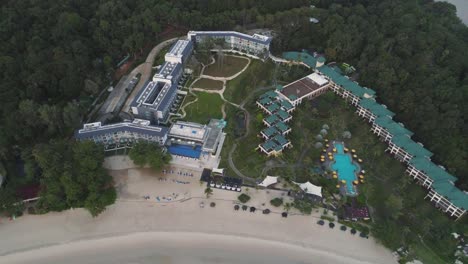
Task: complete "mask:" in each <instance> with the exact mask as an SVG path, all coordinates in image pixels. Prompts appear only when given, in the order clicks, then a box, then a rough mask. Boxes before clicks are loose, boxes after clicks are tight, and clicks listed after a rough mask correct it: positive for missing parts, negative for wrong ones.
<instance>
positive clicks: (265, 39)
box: [187, 31, 272, 45]
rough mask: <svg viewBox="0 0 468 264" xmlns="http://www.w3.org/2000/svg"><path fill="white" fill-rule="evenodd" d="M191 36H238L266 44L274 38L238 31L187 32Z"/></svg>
mask: <svg viewBox="0 0 468 264" xmlns="http://www.w3.org/2000/svg"><path fill="white" fill-rule="evenodd" d="M187 35H188V37H189V38H191V36H207V37H238V38H241V39H245V40H249V41H252V42H257V43H260V44H264V45H269V44H270V42H271V40H272V38H271V37H267V36H264V35H260V34H253V35H247V34H244V33H240V32H236V31H189V33H188V34H187Z"/></svg>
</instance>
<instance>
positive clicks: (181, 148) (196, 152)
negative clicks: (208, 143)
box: [167, 144, 201, 159]
mask: <svg viewBox="0 0 468 264" xmlns="http://www.w3.org/2000/svg"><path fill="white" fill-rule="evenodd" d="M167 150H168V151H169V153H171V154H173V155H178V156H184V157H189V158H194V159H198V158H200V155H201V147H200V146H196V147H195V148H194V147H192V146H187V145H179V144H172V145H171V146H169V147H168V148H167Z"/></svg>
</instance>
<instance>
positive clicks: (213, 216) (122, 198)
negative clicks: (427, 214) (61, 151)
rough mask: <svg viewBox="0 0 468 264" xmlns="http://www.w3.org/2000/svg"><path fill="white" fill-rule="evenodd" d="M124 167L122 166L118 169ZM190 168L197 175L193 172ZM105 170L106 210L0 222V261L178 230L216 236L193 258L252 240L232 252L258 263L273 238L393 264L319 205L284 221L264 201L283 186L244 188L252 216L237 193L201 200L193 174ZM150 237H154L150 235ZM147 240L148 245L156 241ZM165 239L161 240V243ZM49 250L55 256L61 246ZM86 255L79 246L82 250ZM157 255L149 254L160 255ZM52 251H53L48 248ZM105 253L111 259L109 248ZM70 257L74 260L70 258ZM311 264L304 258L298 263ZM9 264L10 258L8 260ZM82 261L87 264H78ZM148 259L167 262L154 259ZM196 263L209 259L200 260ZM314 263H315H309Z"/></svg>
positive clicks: (384, 253)
mask: <svg viewBox="0 0 468 264" xmlns="http://www.w3.org/2000/svg"><path fill="white" fill-rule="evenodd" d="M115 161H116V162H120V161H122V160H121V159H115ZM120 165H124V164H120ZM127 165H128V164H125V165H124V166H127ZM174 169H176V168H174ZM178 170H182V171H187V170H188V169H186V168H177V171H178ZM174 171H176V170H174ZM192 172H193V173H197V172H195V171H192ZM109 173H110V174H111V175H112V176H113V177H114V180H115V183H116V189H117V191H118V199H117V201H116V203H115V204H113V205H111V206H109V207H107V209H106V210H105V211H104V212H102V213H101V214H100V215H99V216H97V217H95V218H93V217H92V216H91V215H90V214H89V213H88V212H87V211H86V210H85V209H82V208H76V209H70V210H66V211H63V212H50V213H47V214H44V215H28V214H26V215H24V216H22V217H20V218H17V219H16V220H14V221H8V220H6V219H1V220H0V236H2V237H6V238H8V239H3V240H0V256H1V257H0V263H5V262H3V260H4V259H6V258H7V257H8V258H10V257H11V256H16V257H18V258H20V257H21V256H23V257H26V256H28V255H30V254H33V253H34V254H41V253H40V252H43V251H44V252H47V251H49V250H51V252H54V250H55V249H57V248H61V247H67V246H70V245H72V247H74V246H73V245H81V244H89V245H94V244H96V241H101V242H102V243H101V245H102V246H103V247H104V248H105V245H106V244H108V245H112V244H113V243H114V242H115V241H116V240H121V239H122V238H129V240H132V239H130V238H132V237H138V236H139V235H138V234H140V235H141V234H145V235H147V236H148V237H154V236H156V238H155V239H157V237H158V236H159V237H166V238H167V237H169V238H168V239H166V240H167V241H169V240H170V239H172V238H173V237H175V236H177V234H183V235H181V236H182V237H190V236H198V237H203V238H207V237H210V236H212V237H213V236H214V237H217V241H218V242H216V243H215V244H214V245H210V244H206V243H205V244H206V245H205V246H206V247H205V248H200V250H201V251H205V254H204V255H200V254H199V253H198V252H197V251H194V252H192V253H191V254H193V255H194V256H196V257H199V258H203V257H204V256H211V255H212V252H211V251H209V250H208V249H209V248H212V247H213V246H216V245H218V244H220V245H221V244H223V243H224V244H226V243H228V242H229V241H231V240H232V241H238V242H237V244H236V245H234V246H225V247H224V248H220V252H225V253H224V255H223V254H221V253H219V256H217V257H218V258H219V259H223V258H224V257H231V256H232V252H230V251H229V249H231V248H240V247H242V246H243V245H244V244H246V243H247V241H248V240H249V239H250V240H255V241H256V242H255V241H254V242H252V243H253V244H252V248H257V249H261V250H255V251H253V252H252V253H251V254H250V255H249V254H247V253H245V254H244V252H243V251H242V252H239V253H238V254H241V255H245V256H244V257H245V258H248V257H249V256H251V257H253V258H254V259H257V260H258V259H259V256H257V255H258V254H257V252H264V251H265V250H266V251H268V249H263V248H264V244H271V243H273V244H274V243H279V244H281V245H282V247H285V245H289V246H290V247H296V249H292V251H294V250H296V251H297V250H298V248H301V249H302V250H303V251H304V250H305V251H307V252H308V253H307V252H306V253H307V254H308V256H314V254H315V255H320V256H321V258H322V259H327V260H326V261H323V263H347V262H343V261H342V260H340V258H342V259H346V260H349V259H350V260H353V262H352V263H382V264H387V263H396V260H395V259H394V257H393V255H392V254H391V252H390V250H388V249H386V248H385V247H383V245H381V244H378V243H376V241H375V240H374V239H373V238H372V237H370V238H369V239H365V238H361V237H359V235H352V234H351V233H350V232H349V230H348V231H347V232H344V231H341V230H340V229H339V226H337V227H335V228H334V229H331V228H329V227H328V226H320V225H318V224H317V223H316V222H317V220H318V219H320V215H321V214H322V212H321V210H322V209H314V211H313V212H312V215H299V214H296V212H290V214H289V215H288V217H287V218H283V217H282V216H281V214H280V212H282V211H283V210H284V209H283V208H275V207H271V206H270V203H269V201H270V200H271V199H272V198H276V197H282V198H284V199H290V198H288V197H287V196H286V194H285V192H284V191H278V190H267V191H265V190H256V189H250V190H247V189H246V190H244V192H245V193H247V194H249V195H250V196H251V197H252V199H251V200H250V201H249V202H248V203H247V205H248V206H254V207H256V208H259V210H257V212H255V213H251V212H249V211H242V210H237V211H236V210H234V208H233V207H234V204H237V203H238V202H237V196H238V195H239V193H238V192H230V191H225V190H220V189H213V194H212V197H211V198H205V197H204V195H203V193H204V189H205V186H204V185H203V184H200V182H199V179H198V177H199V175H198V174H200V172H198V174H197V175H195V176H194V177H187V176H183V175H178V174H176V173H173V174H166V175H164V174H162V173H158V172H154V171H151V170H149V169H124V170H113V171H109ZM161 177H167V179H168V180H163V181H161V180H160V178H161ZM176 180H183V181H186V182H189V183H188V184H177V183H176ZM182 194H184V196H185V195H186V196H185V197H186V198H187V199H181V200H178V201H173V202H167V203H166V202H159V200H157V197H174V196H177V195H182ZM146 195H148V196H151V199H149V200H146V199H144V198H142V196H146ZM180 197H181V196H180ZM202 201H203V202H204V204H205V205H206V206H204V207H201V206H200V202H202ZM211 202H215V203H216V206H215V207H214V208H212V207H211V206H209V204H210V203H211ZM268 207H269V208H270V209H272V211H273V212H277V213H271V214H268V215H265V214H262V212H261V211H260V209H261V208H268ZM149 234H158V235H153V236H150V235H149ZM246 239H247V240H246ZM123 240H125V239H123ZM143 240H144V239H143ZM202 240H203V239H194V240H193V241H192V240H190V239H185V240H184V239H180V241H181V245H185V246H186V249H185V250H186V251H187V252H190V251H193V248H196V247H197V246H200V245H201V244H200V241H202ZM138 241H139V240H138V239H137V240H134V242H135V243H139V242H138ZM184 241H185V242H184ZM239 241H241V242H239ZM262 241H263V242H262ZM148 244H150V245H153V244H154V243H148ZM165 244H166V243H162V246H164V245H165ZM272 246H274V245H272ZM147 247H148V246H147V245H146V244H144V243H143V244H141V247H139V248H137V249H135V250H136V251H135V252H130V253H129V254H126V255H125V257H127V258H128V257H132V256H134V257H138V255H135V254H139V253H138V252H139V251H138V250H142V252H141V254H143V255H148V254H151V252H153V251H154V249H151V250H150V249H148V248H147ZM175 248H178V246H174V247H173V248H168V249H167V250H168V252H173V251H174V250H175ZM280 248H281V247H279V249H278V250H276V251H274V252H273V253H275V254H276V253H278V254H280V253H284V255H285V256H286V257H291V254H288V252H283V251H282V250H281V249H280ZM245 250H246V252H250V251H251V250H250V248H246V249H245ZM314 250H315V251H314ZM121 251H122V252H123V251H125V247H124V248H123V249H122V250H118V249H116V252H121ZM175 251H177V250H175ZM55 252H58V254H61V252H60V251H55ZM320 252H321V253H320ZM72 253H73V252H71V253H70V254H72ZM84 253H85V251H83V252H82V254H84ZM95 253H98V252H95ZM134 253H135V254H134ZM306 253H304V254H306ZM161 254H162V255H164V254H165V253H164V252H161ZM161 254H159V255H157V256H154V257H155V258H160V257H161V256H160V255H161ZM168 254H169V253H168ZM171 254H172V255H171ZM171 254H169V256H168V255H167V254H166V255H164V257H168V258H176V259H177V257H178V256H179V255H180V254H178V253H177V252H173V253H171ZM326 254H331V256H333V257H330V256H328V257H327V256H326ZM50 255H51V256H52V255H54V254H52V253H51V254H50ZM55 255H56V254H55ZM37 256H39V255H37ZM110 256H111V257H112V256H113V253H112V254H110ZM285 256H283V255H278V256H277V258H278V259H280V258H282V257H283V258H284V257H285ZM115 257H117V256H115ZM122 257H124V256H122ZM70 259H73V258H72V257H70ZM92 260H93V259H92V257H90V258H89V259H88V261H89V262H91V263H96V262H97V263H139V264H140V263H143V262H141V261H135V260H132V261H130V260H128V261H126V262H123V261H115V260H108V261H106V260H103V261H101V262H99V261H94V262H93V261H92ZM181 261H182V262H179V263H192V262H191V261H188V260H186V259H185V260H181ZM275 261H276V259H272V260H271V261H270V264H276V263H277V262H275ZM62 262H65V261H55V262H54V261H49V262H45V263H62ZM309 262H310V261H302V262H297V263H309ZM9 263H12V261H10V262H9ZM19 263H21V262H19ZM24 263H26V262H24ZM83 263H86V262H84V261H83ZM151 263H165V262H163V261H159V262H157V261H153V262H151ZM167 263H172V262H167ZM174 263H177V262H174ZM200 263H210V262H203V261H201V262H200ZM213 263H223V264H224V263H225V264H228V263H229V264H230V263H256V262H255V261H251V260H250V259H246V260H245V261H244V262H235V261H234V262H233V261H231V262H213ZM258 263H263V262H258ZM283 263H284V262H283ZM318 263H319V262H315V261H314V264H318ZM68 264H73V263H68ZM278 264H279V263H278Z"/></svg>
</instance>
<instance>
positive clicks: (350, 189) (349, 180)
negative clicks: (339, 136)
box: [331, 143, 359, 195]
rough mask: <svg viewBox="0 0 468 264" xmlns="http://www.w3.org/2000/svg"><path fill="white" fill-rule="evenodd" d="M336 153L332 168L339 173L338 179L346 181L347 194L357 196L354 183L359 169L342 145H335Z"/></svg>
mask: <svg viewBox="0 0 468 264" xmlns="http://www.w3.org/2000/svg"><path fill="white" fill-rule="evenodd" d="M334 145H335V148H336V153H334V158H335V162H334V163H333V164H332V166H331V168H332V169H333V170H335V171H336V172H337V173H338V179H339V180H340V181H341V180H345V181H346V192H347V193H348V194H349V195H356V189H355V188H354V186H353V181H354V180H356V179H357V175H356V173H357V172H358V170H359V168H358V166H356V164H354V163H353V161H352V159H351V156H350V155H349V154H347V153H345V152H344V146H343V144H341V143H334Z"/></svg>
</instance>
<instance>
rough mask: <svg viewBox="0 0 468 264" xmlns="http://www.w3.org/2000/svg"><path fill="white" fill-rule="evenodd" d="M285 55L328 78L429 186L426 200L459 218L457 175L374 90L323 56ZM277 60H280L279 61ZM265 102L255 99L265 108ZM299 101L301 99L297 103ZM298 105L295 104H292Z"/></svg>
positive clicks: (462, 209) (462, 203)
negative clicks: (415, 138) (327, 62)
mask: <svg viewBox="0 0 468 264" xmlns="http://www.w3.org/2000/svg"><path fill="white" fill-rule="evenodd" d="M284 57H285V58H286V59H288V60H289V62H291V61H292V62H296V63H298V64H302V65H305V66H307V67H309V68H311V69H313V70H314V71H315V73H316V74H319V75H321V76H323V78H325V79H327V80H328V81H329V85H327V86H326V88H325V89H331V90H332V91H333V92H334V93H335V94H337V95H339V96H340V97H342V98H343V99H345V100H346V101H348V102H349V103H350V104H352V105H354V106H356V107H357V110H356V113H357V114H358V115H359V116H361V117H363V118H364V119H366V120H367V121H368V122H369V123H371V125H372V128H371V131H372V132H373V133H374V134H376V135H377V136H379V138H380V139H381V140H382V141H383V142H386V143H387V144H388V148H387V150H386V151H388V152H389V153H390V154H392V155H394V156H395V158H397V159H398V160H399V161H401V162H403V163H404V164H405V165H406V166H407V170H406V173H407V174H408V175H409V176H410V177H412V178H413V179H414V180H415V181H416V182H417V183H418V184H419V185H421V186H422V187H424V188H426V189H428V194H427V195H426V199H428V200H429V201H431V203H432V204H434V206H435V207H436V208H438V209H440V210H441V211H443V212H445V213H447V214H448V215H450V216H451V217H454V218H456V219H459V218H460V217H462V216H463V215H464V214H465V213H466V211H467V210H468V194H467V193H466V192H464V191H462V190H460V189H458V188H457V187H456V186H455V184H454V183H455V181H456V180H457V178H456V177H455V176H453V175H451V174H450V173H448V172H447V171H446V170H445V169H444V168H443V167H440V166H437V165H436V164H434V163H433V162H432V161H431V160H430V158H431V156H432V155H433V154H432V153H431V152H430V151H429V150H427V149H425V148H424V146H423V145H422V144H421V143H417V142H415V141H413V140H412V139H411V136H412V135H413V133H412V132H411V131H409V130H408V129H406V128H405V127H404V126H403V125H402V124H400V123H398V122H396V121H394V120H393V117H394V115H395V114H394V113H393V112H391V111H390V110H388V109H387V107H386V106H384V105H381V104H379V103H377V102H376V101H375V91H374V90H372V89H369V88H366V87H362V86H360V85H359V84H358V83H357V82H354V81H352V80H350V79H349V78H348V77H346V76H343V75H342V74H341V72H340V70H339V69H337V68H335V67H330V66H326V65H324V59H323V58H322V57H319V58H315V57H313V56H311V55H309V54H307V53H298V52H288V53H285V54H284ZM278 62H283V61H281V60H278ZM263 103H265V101H262V102H259V101H257V105H259V106H260V107H261V108H262V109H264V104H263ZM298 103H300V102H298ZM295 106H297V104H295Z"/></svg>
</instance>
